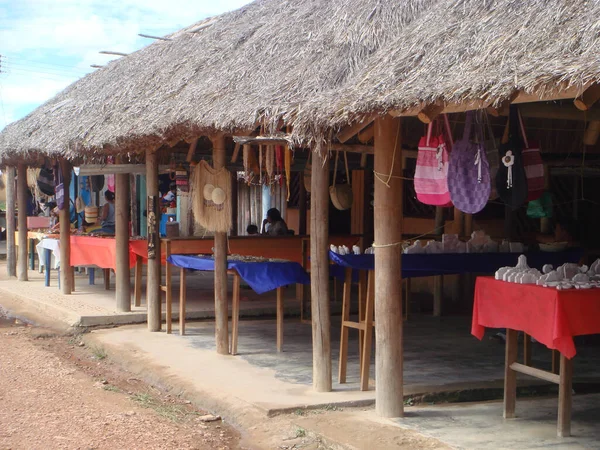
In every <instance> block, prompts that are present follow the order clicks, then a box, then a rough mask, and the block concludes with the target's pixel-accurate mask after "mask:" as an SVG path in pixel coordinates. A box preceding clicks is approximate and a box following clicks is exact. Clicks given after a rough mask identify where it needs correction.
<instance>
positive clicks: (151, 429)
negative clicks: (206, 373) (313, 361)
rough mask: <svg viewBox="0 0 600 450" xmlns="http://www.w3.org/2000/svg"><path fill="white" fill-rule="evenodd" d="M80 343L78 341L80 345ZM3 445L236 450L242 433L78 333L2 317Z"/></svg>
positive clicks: (0, 392) (0, 413)
mask: <svg viewBox="0 0 600 450" xmlns="http://www.w3.org/2000/svg"><path fill="white" fill-rule="evenodd" d="M80 345H81V346H80ZM0 404H1V405H2V408H0V448H2V449H29V448H45V449H117V448H123V449H125V448H126V449H165V448H177V449H239V448H242V447H241V446H240V444H239V441H240V436H239V433H238V432H237V431H236V430H235V429H233V428H232V427H230V426H228V425H227V424H225V423H223V422H222V421H221V420H215V421H207V420H212V419H214V418H215V417H214V416H212V417H205V416H206V415H207V414H208V413H206V412H204V411H199V410H197V409H196V408H194V407H193V406H192V405H191V404H189V402H186V400H185V399H181V398H176V397H173V396H170V395H168V394H165V393H163V392H161V391H159V390H158V389H156V388H153V387H151V386H148V385H145V384H144V383H142V382H141V381H140V380H137V379H135V378H131V377H129V376H128V374H127V373H126V372H124V371H122V370H121V369H119V368H118V367H116V366H115V365H114V364H112V363H111V362H110V360H109V358H107V357H106V354H105V353H104V351H103V349H101V348H87V347H86V346H85V345H82V344H80V341H79V339H78V338H77V336H64V335H63V336H60V335H57V334H55V333H54V332H53V331H51V330H45V329H41V328H37V327H31V326H25V325H24V324H22V323H19V322H18V321H17V323H15V321H14V320H5V319H3V318H1V317H0Z"/></svg>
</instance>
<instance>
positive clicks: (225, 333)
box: [211, 134, 231, 355]
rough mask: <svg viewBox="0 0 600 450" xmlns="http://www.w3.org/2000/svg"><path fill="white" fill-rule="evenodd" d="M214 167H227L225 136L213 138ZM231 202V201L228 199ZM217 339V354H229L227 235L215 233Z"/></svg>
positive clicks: (216, 168) (220, 135)
mask: <svg viewBox="0 0 600 450" xmlns="http://www.w3.org/2000/svg"><path fill="white" fill-rule="evenodd" d="M211 141H212V145H213V167H214V168H215V170H218V169H220V168H222V167H225V136H224V135H223V134H217V135H214V136H213V137H211ZM228 200H229V201H231V199H228ZM214 254H215V339H216V344H217V353H219V354H221V355H227V354H229V307H228V302H227V233H223V232H219V233H215V252H214Z"/></svg>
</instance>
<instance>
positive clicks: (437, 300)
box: [433, 206, 444, 317]
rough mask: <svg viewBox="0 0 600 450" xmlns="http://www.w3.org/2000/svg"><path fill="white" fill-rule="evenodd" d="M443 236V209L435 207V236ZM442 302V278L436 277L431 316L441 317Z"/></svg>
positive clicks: (434, 278)
mask: <svg viewBox="0 0 600 450" xmlns="http://www.w3.org/2000/svg"><path fill="white" fill-rule="evenodd" d="M443 234H444V208H442V207H441V206H436V208H435V235H436V236H441V235H443ZM443 300H444V276H443V275H437V276H435V277H433V315H434V316H435V317H440V316H441V315H442V303H443Z"/></svg>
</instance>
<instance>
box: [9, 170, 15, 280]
mask: <svg viewBox="0 0 600 450" xmlns="http://www.w3.org/2000/svg"><path fill="white" fill-rule="evenodd" d="M16 198H17V196H16V185H15V168H14V167H12V166H8V167H6V274H7V275H8V276H9V277H16V276H17V246H16V243H15V231H16V230H17V226H16V223H15V213H16V209H17V208H16Z"/></svg>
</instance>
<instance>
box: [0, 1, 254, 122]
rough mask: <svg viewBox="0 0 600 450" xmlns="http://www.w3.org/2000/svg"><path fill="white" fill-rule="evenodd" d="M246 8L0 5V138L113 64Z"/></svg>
mask: <svg viewBox="0 0 600 450" xmlns="http://www.w3.org/2000/svg"><path fill="white" fill-rule="evenodd" d="M247 3H250V1H249V0H0V55H1V56H0V58H1V59H0V71H1V72H2V73H0V130H1V129H2V128H4V127H5V126H6V125H7V124H8V123H10V122H13V121H15V120H18V119H20V118H22V117H24V116H25V115H27V114H28V113H29V112H31V111H32V110H34V109H35V108H36V107H37V106H39V105H41V104H42V103H44V102H45V101H46V100H48V99H50V98H52V97H53V96H54V95H55V94H57V93H58V92H60V91H61V90H62V89H64V88H65V87H67V86H68V85H69V84H71V83H72V82H74V81H75V80H77V79H78V78H81V77H82V76H84V75H85V74H86V73H89V72H91V71H93V70H94V69H92V68H91V67H90V65H91V64H98V65H102V64H104V63H106V62H108V61H110V60H111V59H113V58H115V56H109V55H101V54H99V53H98V52H99V51H101V50H111V51H119V52H124V53H129V52H131V51H134V50H137V49H139V48H141V47H143V46H145V45H148V44H150V43H151V40H149V39H145V38H141V37H139V36H138V33H143V34H150V35H155V36H162V35H165V34H168V33H170V32H173V31H176V30H178V29H180V28H183V27H185V26H188V25H190V24H192V23H194V22H196V21H198V20H201V19H203V18H205V17H209V16H212V15H215V14H219V13H222V12H225V11H229V10H232V9H236V8H239V7H241V6H243V5H244V4H247Z"/></svg>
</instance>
